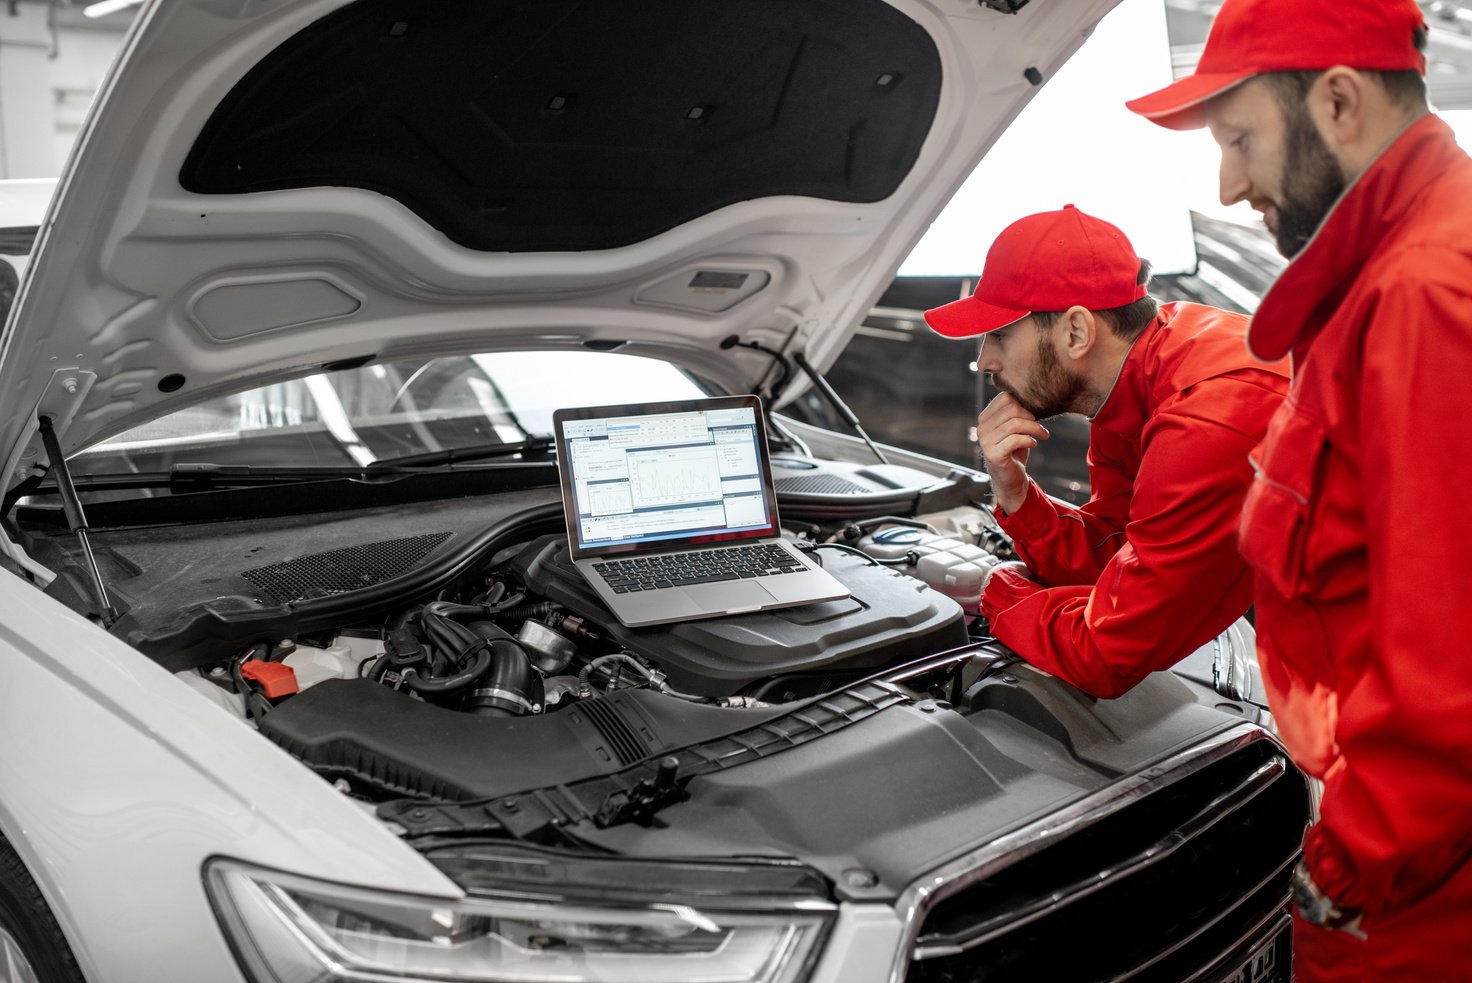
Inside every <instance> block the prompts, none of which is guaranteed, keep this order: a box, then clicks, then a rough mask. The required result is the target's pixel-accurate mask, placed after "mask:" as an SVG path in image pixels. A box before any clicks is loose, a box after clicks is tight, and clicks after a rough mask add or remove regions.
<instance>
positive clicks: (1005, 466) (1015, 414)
mask: <svg viewBox="0 0 1472 983" xmlns="http://www.w3.org/2000/svg"><path fill="white" fill-rule="evenodd" d="M1047 439H1048V429H1047V428H1046V427H1044V426H1043V425H1042V424H1041V423H1039V422H1038V421H1037V417H1035V416H1033V415H1032V414H1031V413H1029V412H1028V411H1027V410H1025V409H1023V407H1022V404H1021V403H1019V402H1017V400H1015V399H1013V398H1012V394H1011V393H1001V394H999V395H998V396H997V397H996V398H995V399H993V400H992V401H991V402H990V403H987V404H986V409H984V410H982V411H981V415H979V416H978V417H977V418H976V441H977V443H978V444H980V445H981V456H982V460H983V461H985V462H986V473H987V474H988V475H990V476H991V479H992V498H993V499H994V500H995V501H996V503H997V505H999V506H1000V507H1001V508H1002V510H1003V511H1005V512H1016V511H1017V510H1018V509H1019V508H1021V507H1022V502H1023V500H1024V499H1025V498H1027V455H1028V452H1029V451H1031V450H1032V449H1033V448H1034V447H1036V446H1037V445H1038V441H1040V440H1047Z"/></svg>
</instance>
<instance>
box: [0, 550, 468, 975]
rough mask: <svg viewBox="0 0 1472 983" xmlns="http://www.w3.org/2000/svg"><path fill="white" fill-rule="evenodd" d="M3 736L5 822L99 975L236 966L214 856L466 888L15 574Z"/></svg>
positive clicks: (331, 875) (5, 582)
mask: <svg viewBox="0 0 1472 983" xmlns="http://www.w3.org/2000/svg"><path fill="white" fill-rule="evenodd" d="M0 747H4V748H5V749H6V752H5V753H4V754H3V755H0V790H3V792H0V834H3V835H4V836H5V838H6V839H8V840H9V841H10V842H11V843H12V844H13V845H14V846H15V848H16V850H17V852H18V853H19V854H20V855H21V858H22V859H23V860H24V861H25V863H26V866H27V867H28V868H29V869H30V870H31V871H33V872H34V876H35V877H36V880H37V882H38V884H39V886H40V887H41V889H42V893H43V894H44V895H46V900H47V902H48V904H49V905H50V907H51V909H52V911H53V913H55V915H56V917H57V920H58V921H59V922H60V923H61V926H62V928H63V930H64V931H65V932H66V934H67V937H68V939H69V941H70V942H71V945H72V949H73V951H74V953H75V954H76V956H77V959H78V961H79V963H80V964H81V966H82V969H83V972H85V973H86V974H87V978H88V979H89V980H92V981H96V983H114V981H116V983H173V981H177V983H203V981H211V983H213V981H217V980H219V981H223V980H230V979H234V978H237V977H236V970H235V968H234V967H235V960H234V958H233V957H232V956H231V954H230V952H229V950H228V948H227V946H226V943H225V939H224V936H223V934H222V933H221V931H220V928H219V925H218V923H217V922H216V921H215V917H214V914H213V912H212V910H211V908H210V903H209V900H208V899H207V898H206V896H205V892H204V882H203V876H202V874H203V865H204V862H205V861H206V860H207V859H208V858H210V857H214V856H230V857H233V858H236V859H239V860H244V861H246V862H249V863H255V864H259V865H260V866H263V867H269V868H277V869H283V870H292V871H296V872H299V873H304V874H308V875H311V876H316V877H320V878H323V879H326V880H336V881H351V882H352V883H354V884H361V885H364V886H376V887H383V888H390V887H391V888H394V889H396V890H399V891H407V892H411V893H419V894H426V895H434V896H444V897H460V896H461V895H462V892H461V891H460V889H459V888H458V887H457V886H456V885H455V884H453V883H452V882H451V881H449V880H448V879H447V878H445V877H444V876H443V875H442V874H440V873H439V871H438V870H436V869H435V868H434V867H433V866H431V865H430V864H429V863H428V862H427V861H426V860H424V859H423V858H422V857H421V856H420V855H419V854H417V853H416V852H415V851H414V850H412V849H411V848H410V847H408V846H407V845H405V844H404V843H403V841H401V840H399V839H398V838H397V837H395V836H394V835H393V834H391V833H390V832H389V831H388V829H387V827H385V826H384V825H383V824H382V823H380V822H379V821H378V820H377V819H375V818H374V817H373V816H371V815H370V814H369V813H368V812H366V811H364V810H362V809H360V808H358V807H357V806H355V805H353V804H352V803H351V801H350V800H349V799H347V798H346V797H344V796H342V795H340V794H338V793H337V792H336V791H335V790H334V789H333V788H332V787H331V786H330V785H328V784H327V783H325V782H323V781H322V780H321V779H320V778H318V777H317V776H316V775H314V774H312V773H311V772H310V771H308V770H307V769H305V768H303V767H302V766H301V764H300V763H298V762H297V761H295V760H293V759H292V758H291V757H289V756H288V755H287V754H286V753H285V752H283V751H281V750H279V749H278V748H276V747H275V746H274V745H272V744H271V743H270V742H268V741H266V740H264V739H263V738H261V737H260V736H258V735H257V734H256V733H255V732H254V731H253V730H252V729H251V728H250V727H248V726H247V725H246V724H245V723H244V721H242V720H240V719H239V718H234V717H231V716H230V715H229V714H227V713H226V712H224V711H223V710H221V709H220V708H218V707H216V706H214V705H212V704H210V703H209V702H207V701H206V700H204V699H201V698H200V696H199V695H197V694H195V693H193V692H191V691H190V689H189V688H188V687H187V686H185V685H184V684H183V683H181V682H179V681H178V680H176V679H174V678H173V676H172V675H170V674H169V673H168V672H167V671H165V670H164V669H162V668H160V667H159V666H158V665H156V664H155V663H153V662H152V661H150V660H148V659H147V658H145V657H144V656H143V655H141V654H140V653H138V652H137V651H135V650H134V649H132V648H130V647H129V646H127V645H125V644H124V643H122V642H120V641H118V640H117V639H115V638H113V637H112V636H110V635H108V634H107V633H106V632H104V631H103V630H102V629H101V628H99V627H98V626H96V625H94V624H92V623H91V622H89V621H87V620H86V619H85V618H82V617H81V616H79V615H77V614H75V613H73V612H71V611H69V610H67V609H66V608H64V607H63V606H62V605H61V604H60V603H58V602H56V601H54V600H52V599H51V598H48V597H45V596H43V595H41V594H40V593H39V592H37V590H36V589H35V588H34V587H32V586H30V585H28V584H26V583H25V582H23V581H22V580H20V579H19V578H18V577H15V576H14V575H11V574H8V573H5V574H0ZM59 892H64V894H62V893H59Z"/></svg>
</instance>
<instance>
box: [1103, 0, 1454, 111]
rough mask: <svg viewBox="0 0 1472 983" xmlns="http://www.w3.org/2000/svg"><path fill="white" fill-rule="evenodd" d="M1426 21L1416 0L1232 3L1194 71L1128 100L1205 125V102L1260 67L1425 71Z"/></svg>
mask: <svg viewBox="0 0 1472 983" xmlns="http://www.w3.org/2000/svg"><path fill="white" fill-rule="evenodd" d="M1425 25H1426V21H1425V18H1424V17H1422V15H1421V8H1420V7H1418V6H1417V5H1416V3H1415V0H1226V2H1225V3H1223V4H1222V6H1221V9H1220V10H1219V11H1217V15H1216V20H1214V21H1213V22H1212V24H1211V33H1210V34H1209V35H1208V36H1207V38H1206V47H1205V48H1204V49H1203V50H1202V52H1201V60H1200V61H1199V62H1197V63H1196V71H1195V73H1194V74H1192V75H1187V76H1186V77H1185V78H1183V79H1178V80H1176V81H1175V82H1174V83H1172V84H1171V85H1168V86H1166V87H1165V88H1163V89H1161V90H1159V91H1158V92H1152V93H1150V94H1149V95H1147V96H1141V97H1140V98H1138V99H1135V100H1132V101H1130V102H1127V103H1125V106H1126V107H1127V108H1128V109H1130V110H1132V111H1133V112H1136V113H1139V114H1140V115H1141V116H1143V117H1145V118H1146V119H1148V120H1150V121H1151V122H1154V123H1159V124H1160V125H1161V126H1164V127H1166V128H1168V129H1172V130H1191V129H1196V128H1197V127H1200V126H1202V125H1204V122H1205V121H1204V119H1203V116H1202V105H1203V104H1204V103H1205V102H1206V101H1207V100H1208V99H1211V98H1212V97H1214V96H1217V95H1220V94H1221V93H1223V92H1225V91H1227V90H1228V89H1230V88H1232V87H1233V86H1234V85H1239V84H1240V83H1242V82H1244V81H1246V80H1247V79H1249V78H1251V77H1252V76H1254V75H1258V74H1261V73H1262V72H1296V71H1314V70H1318V69H1324V68H1332V67H1333V66H1335V65H1347V66H1349V67H1350V68H1361V69H1366V70H1371V71H1382V72H1397V71H1408V70H1412V69H1414V70H1415V71H1418V72H1420V73H1421V74H1422V75H1424V74H1426V58H1425V56H1424V55H1423V54H1422V53H1421V52H1420V51H1418V50H1416V45H1415V32H1416V29H1417V28H1418V27H1424V26H1425Z"/></svg>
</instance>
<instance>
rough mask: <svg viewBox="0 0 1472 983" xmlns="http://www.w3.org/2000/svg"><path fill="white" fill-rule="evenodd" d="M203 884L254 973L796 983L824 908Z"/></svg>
mask: <svg viewBox="0 0 1472 983" xmlns="http://www.w3.org/2000/svg"><path fill="white" fill-rule="evenodd" d="M206 883H207V884H208V885H209V890H210V894H211V897H212V899H213V901H214V903H215V908H216V911H217V912H218V914H219V916H220V920H221V922H222V923H223V925H224V927H225V930H226V932H227V933H228V935H229V936H230V939H231V942H232V943H233V944H234V947H235V949H236V952H237V953H238V955H239V956H240V958H241V961H242V963H243V967H244V968H245V969H246V970H247V971H248V973H249V974H250V976H251V978H252V979H253V980H255V981H256V983H338V981H355V983H356V981H363V983H368V981H372V983H410V981H420V980H436V981H444V980H454V981H465V983H471V981H476V983H553V981H556V983H581V981H598V983H794V981H797V980H801V979H802V978H803V977H804V976H806V974H807V970H808V968H809V966H810V964H811V961H812V957H813V956H814V955H815V950H816V948H817V946H818V943H819V941H820V940H821V937H822V935H823V934H824V932H825V931H826V928H827V925H828V922H829V920H830V918H831V915H832V906H831V905H829V904H827V903H826V902H821V901H806V902H796V903H789V904H788V906H787V909H786V910H782V911H771V912H759V911H747V910H717V909H715V908H712V907H710V906H709V905H706V904H701V906H700V907H698V908H697V907H694V906H691V905H689V904H683V903H677V902H674V901H669V902H653V901H651V902H650V903H648V904H643V905H622V904H620V905H605V904H597V903H578V902H576V901H572V900H568V899H561V900H557V901H541V900H521V899H518V898H511V899H505V900H502V899H492V898H480V897H471V898H466V899H465V900H462V901H445V900H437V899H433V898H423V897H416V896H413V895H402V894H391V893H388V892H380V891H370V890H364V889H359V888H350V887H342V886H339V885H335V884H329V883H325V882H322V881H316V880H310V879H308V878H304V877H296V876H294V875H290V874H281V873H277V872H274V871H264V870H259V869H256V868H252V867H247V866H245V865H243V864H238V863H234V862H230V861H217V862H215V863H212V864H211V865H210V867H209V868H208V872H207V877H206Z"/></svg>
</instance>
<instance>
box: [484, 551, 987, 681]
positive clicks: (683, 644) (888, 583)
mask: <svg viewBox="0 0 1472 983" xmlns="http://www.w3.org/2000/svg"><path fill="white" fill-rule="evenodd" d="M816 557H817V558H819V559H821V561H822V563H823V566H824V568H825V569H826V570H827V571H828V572H829V573H831V574H833V576H835V577H837V578H838V580H839V581H840V582H842V583H843V585H844V586H845V587H847V588H848V589H849V590H850V591H851V592H852V596H850V597H848V598H845V599H844V600H841V601H825V602H822V603H819V604H807V605H803V606H801V607H794V608H781V609H779V610H776V611H757V612H753V613H750V614H738V615H730V616H727V617H723V618H707V619H705V620H701V621H687V622H683V623H679V624H669V625H654V626H652V627H648V628H626V627H624V626H623V625H621V624H620V623H619V622H618V620H617V619H616V618H614V617H613V615H612V614H610V613H609V611H608V609H607V608H605V607H604V606H603V604H602V603H601V602H600V601H599V599H598V595H597V594H596V593H594V591H593V589H592V588H591V587H590V586H588V583H587V581H586V580H584V579H583V576H582V574H580V573H579V572H578V571H577V568H576V567H574V566H573V565H572V559H571V557H570V556H569V554H568V550H567V540H566V538H565V537H561V536H546V537H543V538H541V539H538V540H535V541H533V542H532V543H531V544H529V545H528V546H527V548H526V549H525V550H523V551H522V552H521V553H520V554H518V555H517V557H516V558H515V559H514V560H513V561H512V564H511V566H512V570H513V571H514V572H515V573H516V574H517V576H519V577H520V578H521V579H522V581H523V582H524V583H525V584H526V585H527V587H528V588H529V589H530V590H531V592H532V593H533V594H537V595H541V596H542V597H545V598H547V599H548V600H550V601H555V602H557V603H558V604H561V605H562V606H564V607H566V608H568V609H570V610H572V611H574V612H576V613H577V614H580V615H582V616H583V617H585V618H588V619H589V620H591V621H594V622H597V623H598V624H599V625H601V626H602V627H603V630H604V632H605V634H606V635H607V636H608V637H610V638H612V639H613V640H615V641H617V642H618V643H620V644H622V645H623V646H624V647H625V648H627V649H628V650H629V651H631V652H635V653H637V654H638V655H640V656H643V657H644V658H646V659H649V660H650V661H652V662H654V663H655V664H656V665H657V666H659V668H660V669H662V670H663V671H664V672H665V673H666V674H667V675H668V676H669V682H670V685H672V686H673V687H675V688H676V689H679V690H683V691H685V692H689V693H697V694H700V695H702V696H730V695H733V694H736V693H742V694H743V695H747V696H755V697H758V698H770V699H773V700H786V699H792V698H795V697H799V696H803V695H806V694H807V693H809V692H814V691H816V688H817V686H819V685H825V684H826V685H834V684H839V683H842V682H844V681H846V680H848V679H851V678H854V677H856V676H859V675H863V674H866V673H868V672H871V671H873V670H876V669H879V668H882V667H884V666H887V665H891V664H893V663H896V662H899V661H901V660H903V659H910V658H917V657H919V656H922V655H926V654H929V653H932V652H940V651H944V650H945V649H950V648H955V647H957V646H960V645H965V644H966V643H967V634H966V623H965V618H964V616H963V614H962V611H961V608H960V606H959V605H957V604H956V602H955V601H953V600H951V599H950V598H948V597H946V596H945V595H943V594H940V593H938V592H936V591H934V590H932V589H930V588H929V587H927V586H926V585H925V584H923V583H921V582H920V581H918V580H915V579H913V578H911V577H907V576H905V575H903V574H900V573H897V572H895V571H894V570H891V569H890V568H889V567H886V566H879V565H876V564H873V563H870V562H869V561H867V560H865V559H864V558H862V557H858V556H854V555H852V554H850V553H845V552H842V551H840V550H820V551H819V552H818V553H817V554H816ZM804 676H805V677H806V680H804V679H803V677H804ZM777 677H786V678H782V679H778V678H777ZM805 682H806V685H805Z"/></svg>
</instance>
